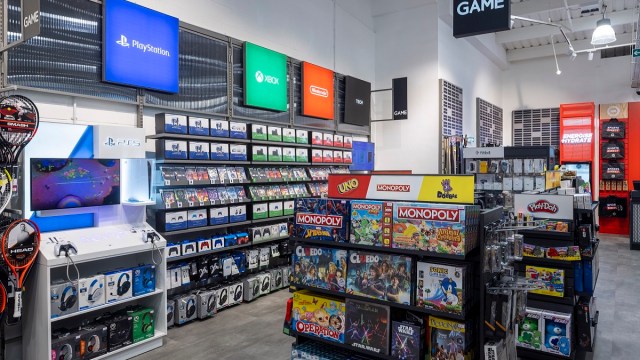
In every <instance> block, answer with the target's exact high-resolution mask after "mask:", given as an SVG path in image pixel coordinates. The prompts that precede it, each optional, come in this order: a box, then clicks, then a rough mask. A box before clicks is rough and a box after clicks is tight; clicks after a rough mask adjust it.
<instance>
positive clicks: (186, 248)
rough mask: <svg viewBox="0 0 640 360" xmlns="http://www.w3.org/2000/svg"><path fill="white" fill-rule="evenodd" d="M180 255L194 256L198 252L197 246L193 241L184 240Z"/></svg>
mask: <svg viewBox="0 0 640 360" xmlns="http://www.w3.org/2000/svg"><path fill="white" fill-rule="evenodd" d="M181 246H182V255H191V254H195V253H196V252H197V251H198V244H197V243H196V242H195V241H193V240H185V241H183V242H182V244H181Z"/></svg>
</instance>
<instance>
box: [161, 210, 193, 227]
mask: <svg viewBox="0 0 640 360" xmlns="http://www.w3.org/2000/svg"><path fill="white" fill-rule="evenodd" d="M160 219H162V218H160ZM187 219H188V214H187V212H186V211H176V212H168V213H165V214H164V231H176V230H185V229H187Z"/></svg>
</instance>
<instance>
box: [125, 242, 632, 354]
mask: <svg viewBox="0 0 640 360" xmlns="http://www.w3.org/2000/svg"><path fill="white" fill-rule="evenodd" d="M600 238H601V243H600V248H599V252H600V276H599V278H598V283H597V286H596V298H597V307H598V310H599V311H600V320H599V324H598V333H597V336H596V348H595V352H594V354H593V359H603V360H604V359H615V360H636V359H640V340H638V338H637V333H638V329H640V308H639V301H638V299H639V298H640V251H633V252H632V251H630V250H629V239H628V238H621V237H614V236H604V235H602V236H600ZM289 297H290V294H289V292H287V291H286V290H284V291H280V292H278V293H275V294H270V295H269V296H266V297H262V298H260V299H258V300H256V301H255V302H253V303H251V304H243V305H240V306H236V307H235V308H232V309H228V310H225V311H222V312H221V313H220V314H219V315H218V316H217V317H216V318H214V319H211V320H207V321H202V322H195V323H193V324H190V325H188V326H185V327H183V328H178V329H172V330H169V336H168V337H167V339H166V340H165V346H164V347H162V348H160V349H157V350H155V351H152V352H149V353H147V354H145V355H142V356H140V357H138V358H136V360H164V359H167V360H176V359H178V360H201V359H202V360H204V359H220V360H236V359H241V360H258V359H259V360H267V359H268V360H272V359H273V360H286V359H288V358H289V357H290V351H291V343H292V342H293V339H292V338H290V337H288V336H285V335H283V334H282V321H283V319H284V306H285V303H286V300H287V299H288V298H289ZM589 358H591V356H589Z"/></svg>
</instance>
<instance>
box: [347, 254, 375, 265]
mask: <svg viewBox="0 0 640 360" xmlns="http://www.w3.org/2000/svg"><path fill="white" fill-rule="evenodd" d="M349 260H350V261H351V263H352V264H371V263H373V264H377V263H378V262H379V261H380V258H379V257H378V255H372V254H368V255H360V254H358V253H352V254H351V257H350V258H349Z"/></svg>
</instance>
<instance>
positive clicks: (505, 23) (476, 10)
mask: <svg viewBox="0 0 640 360" xmlns="http://www.w3.org/2000/svg"><path fill="white" fill-rule="evenodd" d="M510 27H511V1H510V0H454V1H453V36H454V37H456V38H461V37H466V36H473V35H480V34H486V33H492V32H498V31H504V30H509V28H510Z"/></svg>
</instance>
